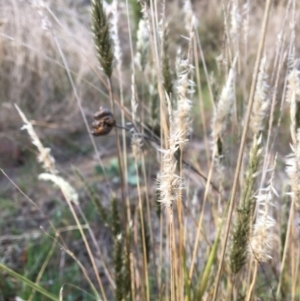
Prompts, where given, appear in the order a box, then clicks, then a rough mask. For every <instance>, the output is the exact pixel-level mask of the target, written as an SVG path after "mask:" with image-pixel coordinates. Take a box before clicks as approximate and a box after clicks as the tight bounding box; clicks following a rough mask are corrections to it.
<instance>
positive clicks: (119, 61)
mask: <svg viewBox="0 0 300 301" xmlns="http://www.w3.org/2000/svg"><path fill="white" fill-rule="evenodd" d="M114 5H115V10H116V11H115V12H114V14H116V15H117V16H118V11H117V10H118V1H116V0H114ZM114 19H115V20H114V23H115V24H114V28H115V32H114V34H115V39H114V44H115V50H116V54H118V55H116V59H117V72H118V83H119V90H120V101H121V107H122V108H123V107H124V90H123V74H122V56H121V54H122V53H121V46H120V40H119V32H118V21H119V19H118V17H116V16H114ZM128 26H129V30H130V24H129V23H128ZM129 38H130V39H131V35H130V31H129ZM133 68H134V65H133ZM133 71H134V70H133ZM121 122H122V126H123V127H124V128H125V127H126V124H125V113H124V110H121ZM122 142H123V145H122V146H123V148H122V154H123V164H124V170H125V171H127V170H128V162H127V143H126V132H125V131H122ZM124 190H125V196H126V206H127V219H128V221H130V220H131V213H130V210H129V198H128V179H127V172H125V173H124Z"/></svg>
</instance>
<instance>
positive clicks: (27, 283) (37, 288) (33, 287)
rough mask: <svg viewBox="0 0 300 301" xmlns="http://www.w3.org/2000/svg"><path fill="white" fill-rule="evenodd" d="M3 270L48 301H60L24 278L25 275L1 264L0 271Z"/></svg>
mask: <svg viewBox="0 0 300 301" xmlns="http://www.w3.org/2000/svg"><path fill="white" fill-rule="evenodd" d="M1 270H3V271H5V272H6V273H7V274H9V275H10V276H12V277H14V278H15V279H17V280H19V281H21V282H23V283H24V284H26V285H28V286H29V287H31V288H32V289H33V290H35V291H37V292H39V293H40V294H41V295H43V296H45V297H47V298H48V299H50V300H53V301H59V299H58V298H57V297H56V296H55V295H53V294H52V293H50V292H48V291H46V290H45V289H44V288H42V287H41V286H40V285H37V284H35V283H34V282H32V281H30V280H29V279H28V278H26V277H24V276H23V275H21V274H18V273H16V272H15V271H13V270H11V269H10V268H8V267H7V266H5V265H4V264H2V263H0V271H1Z"/></svg>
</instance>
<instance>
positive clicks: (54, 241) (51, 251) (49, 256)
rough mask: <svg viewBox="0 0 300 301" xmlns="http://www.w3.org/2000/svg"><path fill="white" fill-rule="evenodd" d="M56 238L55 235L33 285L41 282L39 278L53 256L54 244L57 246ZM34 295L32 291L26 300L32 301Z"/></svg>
mask: <svg viewBox="0 0 300 301" xmlns="http://www.w3.org/2000/svg"><path fill="white" fill-rule="evenodd" d="M57 236H58V235H57V234H56V235H55V239H54V240H53V242H52V245H51V248H50V250H49V252H48V254H47V256H46V259H45V261H44V263H43V264H42V267H41V269H40V270H39V273H38V275H37V277H36V280H35V284H37V285H38V284H39V282H40V281H41V278H42V276H43V274H44V272H45V269H46V267H47V265H48V263H49V261H50V259H51V256H52V255H53V252H54V249H55V247H56V244H57ZM35 293H36V291H35V290H33V291H32V292H31V294H30V296H29V297H28V300H27V301H32V299H33V297H34V295H35Z"/></svg>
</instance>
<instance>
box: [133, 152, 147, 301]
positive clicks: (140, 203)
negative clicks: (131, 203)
mask: <svg viewBox="0 0 300 301" xmlns="http://www.w3.org/2000/svg"><path fill="white" fill-rule="evenodd" d="M135 172H136V175H137V190H138V198H139V205H138V207H139V214H140V220H141V227H142V248H143V270H144V279H145V283H144V290H145V291H146V300H147V301H149V300H150V288H149V275H148V262H147V252H148V251H147V248H146V238H145V222H144V208H143V202H142V192H141V187H140V175H139V169H138V161H137V157H136V156H135Z"/></svg>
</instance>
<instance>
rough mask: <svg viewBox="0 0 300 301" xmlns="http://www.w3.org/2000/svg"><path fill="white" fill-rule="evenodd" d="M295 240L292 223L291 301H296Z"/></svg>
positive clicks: (293, 224)
mask: <svg viewBox="0 0 300 301" xmlns="http://www.w3.org/2000/svg"><path fill="white" fill-rule="evenodd" d="M294 218H295V216H292V219H293V220H294ZM295 240H296V235H295V223H292V229H291V246H290V261H291V263H290V264H291V272H292V275H291V299H292V300H296V299H295V295H296V292H295V289H294V283H295V280H296V279H295V274H296V271H295V268H296V264H295V259H296V252H295Z"/></svg>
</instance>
